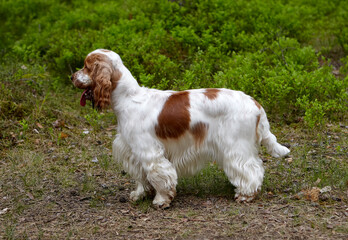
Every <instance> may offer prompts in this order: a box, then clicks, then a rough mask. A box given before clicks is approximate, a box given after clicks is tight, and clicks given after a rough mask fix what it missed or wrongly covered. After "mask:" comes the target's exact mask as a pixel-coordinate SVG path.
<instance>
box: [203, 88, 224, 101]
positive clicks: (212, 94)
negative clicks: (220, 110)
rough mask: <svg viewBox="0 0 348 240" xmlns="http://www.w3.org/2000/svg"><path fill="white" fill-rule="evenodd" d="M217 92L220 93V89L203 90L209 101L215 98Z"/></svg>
mask: <svg viewBox="0 0 348 240" xmlns="http://www.w3.org/2000/svg"><path fill="white" fill-rule="evenodd" d="M218 92H220V89H216V88H207V89H205V92H204V95H205V96H206V97H207V98H209V99H210V100H214V99H215V98H217V96H218Z"/></svg>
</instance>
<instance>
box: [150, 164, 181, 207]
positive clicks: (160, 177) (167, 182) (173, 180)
mask: <svg viewBox="0 0 348 240" xmlns="http://www.w3.org/2000/svg"><path fill="white" fill-rule="evenodd" d="M145 165H146V166H144V169H145V172H146V174H147V180H148V181H149V183H150V184H151V185H152V186H153V188H154V189H155V190H156V196H155V198H154V200H153V202H152V203H153V205H154V206H155V207H156V208H162V209H165V208H168V207H169V206H170V203H171V201H172V200H173V199H174V197H175V195H176V185H177V181H178V180H177V179H178V177H177V173H176V170H175V168H174V167H173V165H172V163H171V162H169V161H168V160H167V159H166V158H164V157H161V158H159V159H154V160H153V161H150V162H147V163H146V164H145Z"/></svg>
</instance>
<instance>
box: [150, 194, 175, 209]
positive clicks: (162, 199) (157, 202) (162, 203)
mask: <svg viewBox="0 0 348 240" xmlns="http://www.w3.org/2000/svg"><path fill="white" fill-rule="evenodd" d="M170 203H171V199H170V198H169V197H168V196H166V195H164V196H163V195H159V194H157V195H156V197H155V199H154V200H153V202H152V204H153V206H154V207H155V208H156V209H168V208H169V207H170Z"/></svg>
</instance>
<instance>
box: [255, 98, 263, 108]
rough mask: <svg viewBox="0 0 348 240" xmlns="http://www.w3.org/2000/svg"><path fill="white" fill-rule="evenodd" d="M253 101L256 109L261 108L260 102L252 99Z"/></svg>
mask: <svg viewBox="0 0 348 240" xmlns="http://www.w3.org/2000/svg"><path fill="white" fill-rule="evenodd" d="M253 101H254V103H255V105H256V107H257V108H258V109H261V107H262V106H261V104H260V103H258V101H256V100H255V99H253Z"/></svg>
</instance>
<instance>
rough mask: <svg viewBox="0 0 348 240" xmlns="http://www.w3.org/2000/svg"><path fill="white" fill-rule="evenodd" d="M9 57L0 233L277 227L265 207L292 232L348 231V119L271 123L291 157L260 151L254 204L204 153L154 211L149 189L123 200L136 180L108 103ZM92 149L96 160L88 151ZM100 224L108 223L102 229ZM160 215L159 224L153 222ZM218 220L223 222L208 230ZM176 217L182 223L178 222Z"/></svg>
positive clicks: (165, 232) (73, 234)
mask: <svg viewBox="0 0 348 240" xmlns="http://www.w3.org/2000/svg"><path fill="white" fill-rule="evenodd" d="M12 64H13V65H11V66H7V67H3V68H2V69H1V74H2V77H3V80H2V82H1V86H2V89H4V92H3V94H2V95H1V96H0V104H1V105H0V106H1V113H0V116H1V117H0V129H1V133H0V138H1V143H0V186H1V191H0V202H1V204H0V206H1V207H0V208H1V209H0V210H2V209H4V208H8V209H9V210H8V211H7V212H6V213H4V214H1V215H0V235H2V236H3V237H4V238H5V239H29V238H38V239H40V238H41V239H45V238H48V237H49V238H53V239H55V238H56V239H61V238H67V239H69V238H71V239H76V238H85V237H87V238H92V237H93V238H103V237H105V238H106V239H107V238H111V239H112V238H113V237H114V236H118V235H117V234H119V235H120V236H134V238H137V237H141V236H147V237H148V238H151V236H152V235H151V232H153V233H154V235H153V236H155V235H156V234H157V235H156V236H162V237H166V236H181V237H182V238H191V237H194V236H196V237H200V236H211V237H213V236H219V234H220V235H221V236H236V235H235V234H236V233H238V231H241V230H243V229H251V230H252V231H251V232H252V233H253V234H263V233H262V232H260V231H261V230H260V229H264V227H262V224H261V225H259V223H261V222H262V223H263V224H266V225H267V224H269V228H270V229H272V231H275V232H277V231H278V229H277V228H276V227H274V226H273V225H272V224H273V221H274V219H273V218H272V215H267V214H268V212H272V211H275V212H276V215H275V216H274V218H277V221H283V223H284V226H287V227H288V228H290V229H293V230H296V231H298V232H301V229H300V227H301V226H305V227H308V228H309V229H312V230H311V231H312V233H313V234H314V235H315V236H318V235H316V234H319V235H320V234H322V235H324V236H328V237H332V236H336V235H335V234H341V235H339V236H344V235H345V234H347V230H346V229H348V226H347V224H346V223H344V222H342V219H343V218H344V216H345V215H344V213H343V211H344V206H346V204H347V198H346V194H347V186H348V174H347V173H348V163H347V159H346V152H347V146H348V144H347V143H348V141H347V127H346V126H347V125H348V123H347V122H341V123H338V122H333V123H331V124H326V125H325V127H323V128H321V129H320V128H317V129H312V130H309V129H307V127H306V126H305V125H303V122H301V121H300V122H299V123H296V124H291V125H286V124H283V123H278V124H277V123H271V125H272V131H273V132H274V133H275V135H276V136H277V137H278V139H279V141H280V142H281V143H285V144H289V145H290V146H291V156H290V157H291V158H288V159H275V158H272V157H270V156H269V155H267V154H266V153H265V151H262V152H263V153H262V158H263V160H264V162H265V168H266V175H265V179H264V184H263V188H262V192H261V194H260V195H259V198H258V199H257V201H256V202H255V203H254V204H250V205H236V204H235V203H234V201H233V200H232V199H233V196H234V188H233V186H232V185H231V184H230V183H229V182H228V180H227V178H226V176H225V175H224V174H223V172H222V171H221V170H220V169H219V168H218V167H217V166H216V165H215V164H213V163H212V164H210V165H208V166H207V167H206V168H205V169H203V170H202V171H201V172H200V173H199V174H198V175H196V176H195V177H190V178H184V179H180V181H179V185H178V187H177V190H178V196H177V198H176V200H175V201H174V203H173V207H172V209H170V210H168V211H167V212H161V211H155V210H154V209H153V208H152V207H151V202H152V199H150V198H147V199H145V200H144V201H139V202H137V203H135V204H132V203H129V202H128V195H129V193H130V191H131V190H132V189H133V188H134V185H135V184H134V182H133V180H132V179H130V178H129V176H128V175H124V174H122V172H121V166H119V164H118V163H116V162H113V161H112V158H111V143H112V140H113V138H114V136H115V134H116V130H115V125H116V118H115V116H114V115H113V113H112V112H111V111H106V112H104V113H98V112H96V111H95V110H93V109H91V108H90V107H89V106H87V107H85V108H82V107H80V106H79V105H78V99H79V96H80V94H81V92H80V91H79V90H76V89H73V88H72V86H66V85H63V84H59V82H57V81H56V82H55V81H53V82H52V81H50V80H51V79H52V77H51V76H50V75H49V74H48V73H47V72H46V71H45V70H44V69H42V68H37V67H30V66H29V67H28V68H29V69H27V70H26V71H27V72H26V73H25V74H26V76H25V77H23V74H24V73H21V74H18V71H19V69H21V64H15V63H12ZM28 72H29V73H28ZM28 74H29V75H28ZM17 80H18V81H17ZM269 118H270V120H272V116H269ZM86 130H88V133H87V132H85V131H86ZM95 158H97V160H98V161H92V160H93V159H95ZM325 186H331V187H332V191H331V192H330V193H329V195H328V197H327V198H326V199H324V198H321V199H320V200H319V201H318V202H313V203H312V202H310V201H307V200H306V199H305V198H303V197H299V198H296V195H297V194H299V193H300V192H301V191H303V190H308V189H311V188H312V187H319V188H323V187H325ZM121 198H123V199H126V202H122V201H121V200H120V199H121ZM313 204H314V205H313ZM305 208H310V211H309V212H308V213H306V211H305V210H304V209H305ZM224 209H225V210H224ZM277 209H281V210H277ZM318 209H319V210H320V211H319V210H318ZM342 209H343V210H342ZM283 210H284V211H283ZM285 210H286V211H287V212H285ZM263 211H264V212H263ZM267 211H268V212H267ZM318 211H319V213H318ZM263 213H264V214H266V215H262V214H263ZM335 214H336V215H335ZM337 214H338V215H337ZM182 216H185V217H182ZM242 216H244V217H242ZM265 216H266V217H265ZM289 216H290V217H289ZM330 216H339V218H338V219H336V220H332V219H330ZM215 217H217V218H219V219H222V220H221V221H220V222H219V221H216V220H215ZM98 219H99V220H98ZM265 219H266V220H267V221H266V220H265ZM286 219H287V220H286ZM103 221H104V222H103ZM231 221H232V222H234V223H233V224H232V225H231ZM263 221H266V222H263ZM286 221H287V222H288V223H287V224H285V222H286ZM328 222H329V223H328ZM32 224H34V226H35V227H33V226H32ZM106 224H110V225H109V226H114V227H113V228H111V227H110V228H109V230H106V229H107V227H106ZM161 224H162V225H163V224H165V225H164V226H165V228H160V227H158V226H161ZM204 224H205V225H204ZM218 224H220V226H224V229H227V230H226V231H225V232H224V231H222V232H220V233H217V232H215V231H216V229H220V228H219V225H218ZM181 225H183V226H185V228H178V226H181ZM129 226H132V227H130V228H129ZM267 226H268V225H267ZM272 226H273V227H272ZM225 227H226V228H225ZM144 229H148V230H149V231H145V230H144ZM228 229H229V230H228ZM243 231H244V230H243ZM281 231H283V232H280V235H279V237H285V236H292V235H291V234H292V233H291V232H289V230H287V229H286V228H284V229H281ZM213 233H214V234H213ZM200 234H201V235H200ZM210 234H212V235H210ZM260 236H261V235H260ZM275 236H278V235H275Z"/></svg>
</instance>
